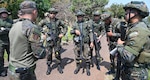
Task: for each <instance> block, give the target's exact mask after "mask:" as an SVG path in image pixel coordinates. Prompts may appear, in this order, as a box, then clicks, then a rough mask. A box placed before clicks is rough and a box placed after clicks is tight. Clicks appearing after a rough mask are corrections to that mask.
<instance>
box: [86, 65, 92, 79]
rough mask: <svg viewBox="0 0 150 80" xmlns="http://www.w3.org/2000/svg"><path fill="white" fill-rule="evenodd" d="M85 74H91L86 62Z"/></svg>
mask: <svg viewBox="0 0 150 80" xmlns="http://www.w3.org/2000/svg"><path fill="white" fill-rule="evenodd" d="M86 74H87V75H88V76H90V75H91V73H90V63H86Z"/></svg>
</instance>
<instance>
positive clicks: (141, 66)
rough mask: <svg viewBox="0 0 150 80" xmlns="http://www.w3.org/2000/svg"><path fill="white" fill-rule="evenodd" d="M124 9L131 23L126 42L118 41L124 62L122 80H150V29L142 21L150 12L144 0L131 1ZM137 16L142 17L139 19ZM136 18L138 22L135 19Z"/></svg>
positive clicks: (128, 27)
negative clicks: (149, 65)
mask: <svg viewBox="0 0 150 80" xmlns="http://www.w3.org/2000/svg"><path fill="white" fill-rule="evenodd" d="M124 9H125V12H126V16H125V17H126V18H128V19H127V20H128V22H129V25H128V26H127V32H126V37H125V43H123V44H121V43H119V42H118V52H119V54H120V56H121V59H122V64H123V66H122V73H121V78H122V80H148V71H147V66H148V64H149V63H150V55H149V54H150V31H149V30H148V28H147V25H146V24H145V23H144V22H142V21H141V19H142V18H145V17H146V16H148V14H149V12H148V9H147V6H146V5H145V3H144V2H142V1H141V2H140V1H131V2H130V3H128V4H126V5H125V6H124ZM131 14H132V16H131ZM135 14H136V15H135ZM129 15H130V16H129ZM137 17H140V18H138V21H137ZM135 19H136V22H134V21H133V20H135Z"/></svg>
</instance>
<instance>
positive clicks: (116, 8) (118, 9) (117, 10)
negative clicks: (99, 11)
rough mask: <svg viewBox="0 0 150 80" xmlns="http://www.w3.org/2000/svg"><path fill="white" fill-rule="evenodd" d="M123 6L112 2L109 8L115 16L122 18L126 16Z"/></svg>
mask: <svg viewBox="0 0 150 80" xmlns="http://www.w3.org/2000/svg"><path fill="white" fill-rule="evenodd" d="M123 6H124V5H123V4H112V5H111V6H110V8H108V10H109V11H111V12H112V13H113V15H114V17H116V18H120V17H122V16H124V13H125V11H124V9H123Z"/></svg>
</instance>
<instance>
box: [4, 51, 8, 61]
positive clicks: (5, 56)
mask: <svg viewBox="0 0 150 80" xmlns="http://www.w3.org/2000/svg"><path fill="white" fill-rule="evenodd" d="M4 59H5V60H7V59H8V55H7V52H6V51H5V53H4Z"/></svg>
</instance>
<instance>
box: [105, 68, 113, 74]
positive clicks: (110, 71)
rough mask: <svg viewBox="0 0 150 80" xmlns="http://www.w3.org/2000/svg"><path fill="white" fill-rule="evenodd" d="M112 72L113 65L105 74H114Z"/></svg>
mask: <svg viewBox="0 0 150 80" xmlns="http://www.w3.org/2000/svg"><path fill="white" fill-rule="evenodd" d="M114 73H115V69H114V67H111V68H110V70H109V71H108V72H107V73H106V74H114Z"/></svg>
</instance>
